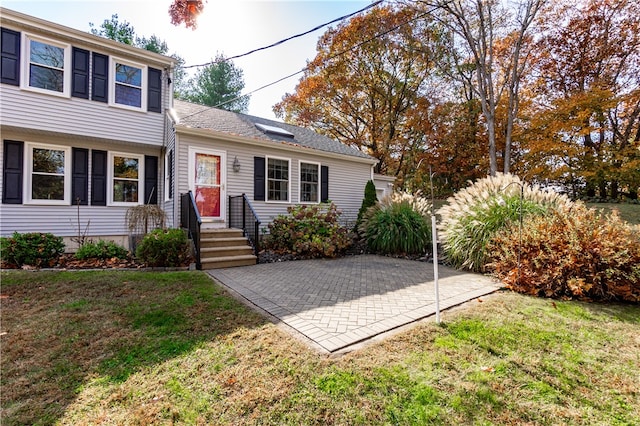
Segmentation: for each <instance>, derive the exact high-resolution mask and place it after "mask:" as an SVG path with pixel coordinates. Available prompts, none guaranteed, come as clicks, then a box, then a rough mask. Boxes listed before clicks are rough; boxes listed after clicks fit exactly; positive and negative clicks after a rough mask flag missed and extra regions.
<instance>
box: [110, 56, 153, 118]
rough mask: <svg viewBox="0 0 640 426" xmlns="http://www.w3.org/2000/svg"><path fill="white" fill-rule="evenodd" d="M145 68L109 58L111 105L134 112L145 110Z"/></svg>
mask: <svg viewBox="0 0 640 426" xmlns="http://www.w3.org/2000/svg"><path fill="white" fill-rule="evenodd" d="M146 74H147V67H146V66H144V65H141V64H137V63H134V62H129V61H125V60H122V59H118V58H111V73H110V77H111V92H112V96H110V97H109V99H110V100H111V105H116V106H120V107H123V108H129V109H134V110H140V111H145V110H146V109H147V97H146V96H144V94H145V93H146V86H147V79H146Z"/></svg>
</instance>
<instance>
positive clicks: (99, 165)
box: [91, 149, 107, 206]
mask: <svg viewBox="0 0 640 426" xmlns="http://www.w3.org/2000/svg"><path fill="white" fill-rule="evenodd" d="M91 205H92V206H106V205H107V151H98V150H95V149H94V150H92V151H91Z"/></svg>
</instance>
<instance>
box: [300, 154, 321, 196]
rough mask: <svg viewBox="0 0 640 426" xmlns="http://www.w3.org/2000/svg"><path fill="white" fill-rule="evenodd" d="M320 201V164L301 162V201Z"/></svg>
mask: <svg viewBox="0 0 640 426" xmlns="http://www.w3.org/2000/svg"><path fill="white" fill-rule="evenodd" d="M319 201H320V164H318V163H305V162H300V202H301V203H318V202H319Z"/></svg>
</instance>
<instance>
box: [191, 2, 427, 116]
mask: <svg viewBox="0 0 640 426" xmlns="http://www.w3.org/2000/svg"><path fill="white" fill-rule="evenodd" d="M437 8H438V7H434V8H433V9H431V10H428V11H426V12H424V13H421V14H420V15H418V16H416V17H414V18H411V19H409V20H408V21H405V22H403V23H401V24H398V25H396V26H394V27H392V28H390V29H388V30H386V31H383V32H381V33H378V34H376V35H374V36H373V37H371V38H368V39H367V40H364V41H361V42H360V43H357V44H354V45H353V46H351V47H350V48H348V49H345V50H342V51H340V52H337V53H335V54H333V55H331V56H328V57H327V58H325V59H324V61H330V60H331V59H334V58H337V57H338V56H342V55H344V54H346V53H348V52H351V51H352V50H355V49H357V48H359V47H361V46H363V45H365V44H367V43H370V42H372V41H373V40H375V39H377V38H380V37H382V36H385V35H387V34H389V33H391V32H393V31H395V30H397V29H398V28H400V27H403V26H405V25H407V24H410V23H411V22H413V21H417V20H418V19H421V18H423V17H425V16H427V15H429V14H431V13H432V12H433V11H434V10H436V9H437ZM308 69H309V66H306V67H304V68H302V69H301V70H300V71H296V72H294V73H292V74H289V75H287V76H285V77H282V78H280V79H278V80H276V81H273V82H271V83H268V84H265V85H264V86H261V87H259V88H257V89H254V90H252V91H250V92H247V93H244V94H242V95H240V96H237V97H235V98H233V99H229V100H226V101H224V102H221V103H219V104H218V105H215V106H212V107H210V108H219V107H221V106H222V105H226V104H228V103H231V102H234V101H237V100H238V99H242V98H244V97H247V96H249V95H252V94H254V93H256V92H258V91H260V90H262V89H266V88H267V87H270V86H273V85H274V84H278V83H280V82H281V81H284V80H287V79H289V78H291V77H293V76H296V75H298V74H300V73H303V72H305V71H307V70H308ZM204 111H205V110H203V111H198V112H196V113H193V114H190V115H187V116H185V117H184V118H187V117H191V116H192V115H196V114H200V113H201V112H204Z"/></svg>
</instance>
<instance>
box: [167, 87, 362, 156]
mask: <svg viewBox="0 0 640 426" xmlns="http://www.w3.org/2000/svg"><path fill="white" fill-rule="evenodd" d="M174 108H175V110H176V112H177V114H178V117H179V119H180V122H179V124H180V125H182V126H187V127H191V128H194V129H209V130H215V131H217V132H222V133H228V134H230V135H235V136H241V137H246V138H250V139H254V140H256V139H257V140H264V141H268V142H277V143H282V144H287V145H292V144H293V145H298V146H302V147H306V148H311V149H316V150H319V151H325V152H330V153H334V154H342V155H348V156H352V157H359V158H368V159H371V160H374V159H373V157H371V156H369V155H367V154H365V153H363V152H361V151H359V150H357V149H355V148H353V147H350V146H347V145H345V144H343V143H341V142H338V141H336V140H333V139H331V138H329V137H326V136H323V135H320V134H318V133H316V132H314V131H313V130H310V129H306V128H304V127H299V126H293V125H291V124H286V123H281V122H279V121H274V120H268V119H266V118H260V117H255V116H251V115H246V114H239V113H236V112H230V111H225V110H222V109H217V108H211V107H206V106H203V105H198V104H193V103H190V102H185V101H181V100H178V99H176V100H175V101H174ZM256 124H263V125H267V126H274V127H279V128H281V129H284V130H286V131H287V132H289V133H291V134H293V136H294V137H293V138H291V137H290V136H284V135H277V134H272V133H265V132H263V131H261V130H259V129H258V128H257V127H256Z"/></svg>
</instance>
